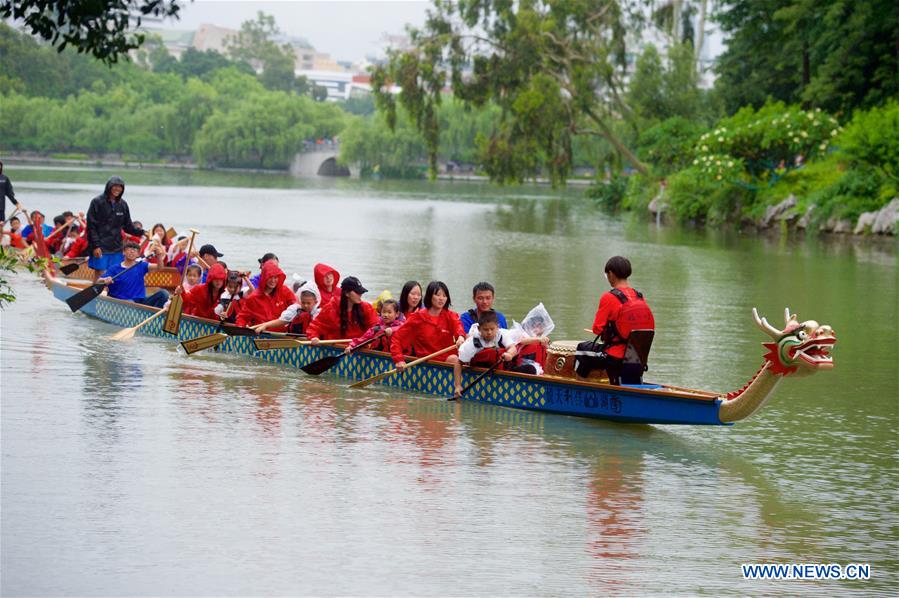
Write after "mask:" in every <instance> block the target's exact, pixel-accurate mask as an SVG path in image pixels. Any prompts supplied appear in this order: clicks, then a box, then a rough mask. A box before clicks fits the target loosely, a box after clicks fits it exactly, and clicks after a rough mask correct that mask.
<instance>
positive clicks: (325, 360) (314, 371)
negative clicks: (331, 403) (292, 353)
mask: <svg viewBox="0 0 899 598" xmlns="http://www.w3.org/2000/svg"><path fill="white" fill-rule="evenodd" d="M382 336H384V333H383V332H381V333H379V334H376V335H375V336H373V337H372V338H370V339H368V340H367V341H365V342H364V343H359V344H358V345H356V346H355V347H353V348H352V349H350V352H349V353H341V354H340V355H326V356H325V357H322V358H321V359H318V360H316V361H313V362H312V363H307V364H306V365H304V366H303V367H301V368H300V369H301V370H303V371H304V372H306V373H307V374H311V375H312V376H318V375H319V374H322V373H324V372H327V371H328V370H329V369H331V368H332V367H334V366H335V365H337V362H338V361H340V360H341V359H343V358H344V357H346V356H347V355H351V354H353V353H355V352H356V351H357V350H359V349H361V348H362V347H364V346H366V345H370V344H371V343H373V342H375V341H376V340H378V339H379V338H381V337H382Z"/></svg>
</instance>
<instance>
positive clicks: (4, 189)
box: [0, 162, 19, 229]
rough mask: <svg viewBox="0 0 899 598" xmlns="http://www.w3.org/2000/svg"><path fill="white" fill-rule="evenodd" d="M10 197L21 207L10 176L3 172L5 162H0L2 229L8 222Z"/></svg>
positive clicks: (0, 227)
mask: <svg viewBox="0 0 899 598" xmlns="http://www.w3.org/2000/svg"><path fill="white" fill-rule="evenodd" d="M7 197H8V198H9V201H11V202H12V203H13V205H15V206H16V207H17V208H18V207H19V202H18V201H16V193H15V192H14V191H13V189H12V181H10V180H9V177H8V176H6V175H5V174H3V162H0V229H2V228H3V225H5V224H6V198H7Z"/></svg>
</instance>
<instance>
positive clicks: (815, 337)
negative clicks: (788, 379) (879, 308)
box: [752, 308, 837, 376]
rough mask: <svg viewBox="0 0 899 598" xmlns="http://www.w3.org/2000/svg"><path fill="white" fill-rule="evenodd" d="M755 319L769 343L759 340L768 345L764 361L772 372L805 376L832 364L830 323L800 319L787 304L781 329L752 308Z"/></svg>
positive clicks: (832, 335)
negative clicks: (828, 324) (768, 337)
mask: <svg viewBox="0 0 899 598" xmlns="http://www.w3.org/2000/svg"><path fill="white" fill-rule="evenodd" d="M752 317H753V318H755V323H756V325H758V327H759V328H761V329H762V331H763V332H765V334H767V335H768V336H770V337H771V338H772V340H773V341H774V342H773V343H762V344H763V346H764V347H765V348H766V349H768V353H766V354H765V361H766V362H768V363H769V364H770V366H769V368H768V371H770V372H771V373H772V374H780V375H782V376H788V375H790V374H795V375H797V376H808V375H809V374H814V373H815V372H817V371H819V370H829V369H832V368H833V358H832V357H831V356H830V350H831V348H832V347H833V346H834V344H835V343H836V342H837V337H836V336H835V335H834V332H833V329H832V328H831V327H830V326H825V325H821V324H818V323H817V322H816V321H814V320H806V321H805V322H800V321H799V320H798V319H797V318H796V314H790V308H787V309H786V310H784V324H785V325H784V329H783V330H778V329H777V328H775V327H774V326H772V325H771V324H769V323H768V320H766V319H765V318H760V317H759V312H758V310H756V309H755V308H752Z"/></svg>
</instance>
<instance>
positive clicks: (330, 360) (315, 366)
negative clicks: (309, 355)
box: [300, 353, 344, 376]
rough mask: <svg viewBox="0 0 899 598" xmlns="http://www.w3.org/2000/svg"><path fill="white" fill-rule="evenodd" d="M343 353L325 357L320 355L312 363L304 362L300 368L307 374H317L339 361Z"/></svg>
mask: <svg viewBox="0 0 899 598" xmlns="http://www.w3.org/2000/svg"><path fill="white" fill-rule="evenodd" d="M343 356H344V355H343V354H342V353H341V354H340V355H328V356H327V357H322V358H321V359H318V360H316V361H313V362H312V363H309V364H306V365H304V366H303V367H301V368H300V369H301V370H303V371H304V372H306V373H307V374H311V375H313V376H318V375H319V374H321V373H323V372H326V371H328V370H329V369H331V368H332V367H334V366H335V365H337V362H338V361H340V358H341V357H343Z"/></svg>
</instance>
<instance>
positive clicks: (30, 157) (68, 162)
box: [4, 154, 290, 176]
mask: <svg viewBox="0 0 899 598" xmlns="http://www.w3.org/2000/svg"><path fill="white" fill-rule="evenodd" d="M4 160H5V161H6V162H26V163H27V162H33V163H38V164H47V165H58V166H96V167H103V166H119V167H124V168H162V169H169V170H200V171H209V172H244V173H251V174H283V175H288V176H290V171H288V170H272V169H266V168H200V167H199V166H197V165H196V164H194V163H192V162H172V161H166V162H163V161H160V162H141V161H139V160H136V161H128V160H123V159H121V158H87V159H84V158H52V157H50V156H41V155H37V154H8V155H6V156H4Z"/></svg>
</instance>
